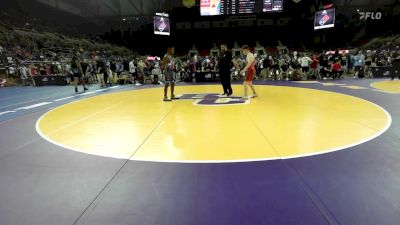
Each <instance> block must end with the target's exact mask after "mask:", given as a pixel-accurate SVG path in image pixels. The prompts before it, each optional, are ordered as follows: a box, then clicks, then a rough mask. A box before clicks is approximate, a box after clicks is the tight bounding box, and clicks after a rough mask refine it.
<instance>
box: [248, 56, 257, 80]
mask: <svg viewBox="0 0 400 225" xmlns="http://www.w3.org/2000/svg"><path fill="white" fill-rule="evenodd" d="M255 64H256V61H255V60H254V62H253V63H252V64H251V65H250V67H249V68H248V69H247V74H246V81H247V82H252V81H253V79H254V75H255V74H256V68H255V67H254V65H255Z"/></svg>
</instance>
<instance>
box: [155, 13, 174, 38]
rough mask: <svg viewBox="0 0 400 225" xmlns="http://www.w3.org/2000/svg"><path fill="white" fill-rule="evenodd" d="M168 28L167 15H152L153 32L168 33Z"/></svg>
mask: <svg viewBox="0 0 400 225" xmlns="http://www.w3.org/2000/svg"><path fill="white" fill-rule="evenodd" d="M170 28H171V27H170V23H169V18H168V16H154V34H157V35H170Z"/></svg>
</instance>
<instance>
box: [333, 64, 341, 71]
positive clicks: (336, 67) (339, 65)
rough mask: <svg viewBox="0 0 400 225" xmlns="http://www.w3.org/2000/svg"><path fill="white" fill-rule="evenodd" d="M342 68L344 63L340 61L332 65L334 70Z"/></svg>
mask: <svg viewBox="0 0 400 225" xmlns="http://www.w3.org/2000/svg"><path fill="white" fill-rule="evenodd" d="M341 68H342V65H341V64H340V63H335V64H333V65H332V70H333V71H336V72H337V71H339V70H340V69H341Z"/></svg>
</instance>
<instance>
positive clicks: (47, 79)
mask: <svg viewBox="0 0 400 225" xmlns="http://www.w3.org/2000/svg"><path fill="white" fill-rule="evenodd" d="M32 78H33V80H34V81H35V86H46V85H57V86H65V85H67V77H66V76H56V75H36V76H33V77H32Z"/></svg>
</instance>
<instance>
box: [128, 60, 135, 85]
mask: <svg viewBox="0 0 400 225" xmlns="http://www.w3.org/2000/svg"><path fill="white" fill-rule="evenodd" d="M129 74H130V76H131V79H132V78H133V84H135V83H136V66H135V61H134V59H132V60H131V61H130V62H129Z"/></svg>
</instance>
